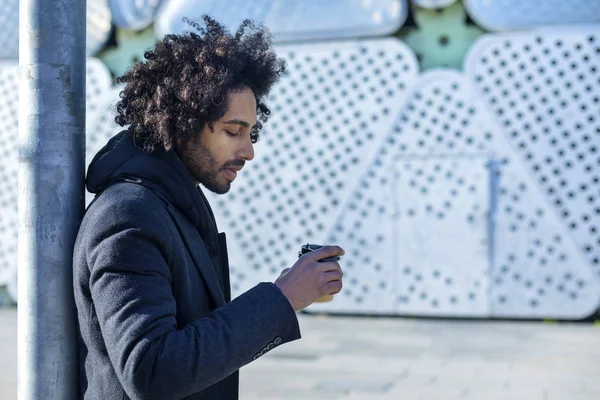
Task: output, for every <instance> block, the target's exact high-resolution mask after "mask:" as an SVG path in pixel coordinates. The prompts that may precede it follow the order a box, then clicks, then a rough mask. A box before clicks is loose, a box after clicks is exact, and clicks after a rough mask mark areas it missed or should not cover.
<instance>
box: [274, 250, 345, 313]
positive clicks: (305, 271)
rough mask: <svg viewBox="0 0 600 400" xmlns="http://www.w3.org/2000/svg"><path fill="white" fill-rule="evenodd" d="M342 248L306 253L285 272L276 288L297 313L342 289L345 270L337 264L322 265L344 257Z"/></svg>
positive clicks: (278, 279)
mask: <svg viewBox="0 0 600 400" xmlns="http://www.w3.org/2000/svg"><path fill="white" fill-rule="evenodd" d="M342 255H344V250H343V249H342V248H341V247H338V246H324V247H322V248H320V249H318V250H315V251H311V252H310V253H306V254H304V255H303V256H302V257H300V258H299V259H298V261H297V262H296V263H295V264H294V265H293V266H292V268H286V269H284V270H283V271H282V273H281V275H279V278H277V280H276V281H275V285H277V287H278V288H279V289H281V291H282V292H283V294H284V295H285V297H287V299H288V300H289V302H290V304H291V305H292V307H293V308H294V311H300V310H302V309H304V308H306V307H308V306H309V305H311V304H312V303H314V301H315V300H317V299H318V298H320V297H323V296H326V295H328V294H337V293H339V292H340V291H341V290H342V275H343V272H342V269H341V268H340V264H338V262H337V261H326V262H319V260H322V259H324V258H328V257H335V256H342Z"/></svg>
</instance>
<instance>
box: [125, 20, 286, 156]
mask: <svg viewBox="0 0 600 400" xmlns="http://www.w3.org/2000/svg"><path fill="white" fill-rule="evenodd" d="M202 19H203V20H204V22H205V24H206V26H205V27H202V26H201V25H200V24H198V23H196V22H193V21H189V20H187V19H184V21H185V22H187V23H188V24H189V25H190V26H191V27H193V28H194V30H196V31H197V33H196V32H188V33H184V34H181V35H166V36H165V38H164V39H163V40H161V41H159V42H158V43H157V44H156V48H155V49H154V50H151V51H147V52H146V53H145V54H144V57H145V58H146V60H147V61H145V62H140V63H138V64H136V65H135V66H133V68H132V69H131V70H130V71H129V72H127V73H126V74H125V75H123V76H122V77H120V78H119V82H124V83H126V86H125V88H124V90H123V91H122V92H121V94H120V98H121V100H120V101H119V102H118V103H117V116H116V117H115V122H116V123H117V124H119V125H121V126H128V127H129V130H130V131H131V132H132V133H133V134H134V136H135V137H136V139H139V141H138V142H139V143H140V144H141V145H142V148H143V149H144V150H146V151H149V152H154V151H155V150H156V149H157V146H160V147H162V148H164V149H165V150H170V149H171V148H173V147H174V146H176V144H177V140H178V139H179V140H181V143H184V144H187V143H189V141H190V140H191V139H194V138H195V137H197V135H198V133H199V132H200V131H201V130H202V129H203V128H204V126H205V124H208V126H209V128H210V130H211V131H214V127H213V123H214V121H216V120H218V119H219V118H221V117H222V116H223V115H224V114H225V113H226V112H227V108H228V106H229V104H228V100H229V99H228V95H229V93H231V92H236V91H239V90H243V89H244V88H250V89H251V90H252V91H253V92H254V96H255V97H256V104H257V110H256V111H257V117H258V121H257V124H256V126H255V128H254V130H253V131H252V133H251V138H252V142H253V143H256V141H257V140H258V137H259V130H260V129H261V128H262V124H261V122H266V121H267V118H268V116H269V114H270V110H269V108H268V107H267V106H266V104H265V103H263V101H262V99H263V97H264V96H266V95H267V94H268V93H269V91H270V90H271V87H272V86H273V84H274V83H275V82H277V81H278V80H279V78H280V77H281V76H282V75H283V73H284V72H285V62H284V61H283V60H282V59H280V58H277V56H276V54H275V52H274V51H273V49H272V47H271V34H270V32H269V31H268V30H267V29H266V28H265V27H264V26H262V25H260V26H256V25H255V24H254V23H253V22H252V21H250V20H245V21H244V22H243V23H242V24H241V26H240V27H239V28H238V29H237V31H236V33H235V35H232V34H231V33H229V32H228V31H227V29H226V28H225V27H224V26H223V25H221V24H219V23H218V22H216V21H215V20H214V19H212V18H210V17H209V16H206V15H205V16H203V17H202Z"/></svg>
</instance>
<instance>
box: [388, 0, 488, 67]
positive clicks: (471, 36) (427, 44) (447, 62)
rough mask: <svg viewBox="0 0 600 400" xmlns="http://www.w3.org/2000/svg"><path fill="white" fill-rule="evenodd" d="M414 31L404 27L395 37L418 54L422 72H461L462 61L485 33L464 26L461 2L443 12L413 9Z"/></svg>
mask: <svg viewBox="0 0 600 400" xmlns="http://www.w3.org/2000/svg"><path fill="white" fill-rule="evenodd" d="M412 15H413V18H414V21H415V24H416V25H417V27H416V28H415V27H406V28H403V29H401V30H400V31H399V32H398V33H397V35H396V36H397V37H399V38H400V39H402V40H403V41H404V42H405V43H406V44H408V46H410V48H411V49H412V50H413V51H414V52H415V53H416V54H417V57H418V59H419V61H420V64H421V70H427V69H430V68H435V67H448V68H454V69H459V70H460V69H462V63H463V58H464V57H465V54H466V53H467V51H468V50H469V48H470V47H471V45H472V44H473V42H474V41H475V40H476V39H477V38H478V37H479V36H481V35H482V34H483V33H485V31H484V30H483V29H481V28H479V27H478V26H475V25H471V24H467V14H466V12H465V8H464V6H463V4H462V2H456V3H454V4H452V5H450V6H448V7H446V8H443V9H439V10H429V9H425V8H420V7H415V6H413V7H412Z"/></svg>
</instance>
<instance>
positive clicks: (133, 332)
mask: <svg viewBox="0 0 600 400" xmlns="http://www.w3.org/2000/svg"><path fill="white" fill-rule="evenodd" d="M87 185H88V190H90V191H91V192H93V193H101V195H99V196H97V198H96V199H95V201H94V202H93V203H92V205H91V206H90V207H89V208H88V210H87V212H86V215H85V217H84V219H83V221H82V224H81V228H80V231H79V235H78V237H77V242H76V244H75V249H74V262H73V268H74V289H75V300H76V305H77V315H78V321H79V327H80V333H81V338H80V346H79V349H80V360H81V374H80V382H81V385H80V386H81V397H82V398H84V399H102V400H113V399H114V400H117V399H118V400H120V399H148V400H149V399H160V400H167V399H183V398H185V399H211V400H217V399H223V400H230V399H237V398H238V374H237V370H238V369H239V368H240V367H242V366H243V365H245V364H247V363H249V362H251V361H252V360H253V359H256V358H258V357H260V355H262V354H264V353H265V352H267V351H269V350H271V349H272V348H274V347H276V346H278V345H280V344H282V343H286V342H289V341H292V340H295V339H298V338H299V337H300V331H299V327H298V321H297V318H296V314H295V313H294V311H293V309H292V307H291V306H290V304H289V302H288V300H287V299H286V298H285V296H284V295H283V294H282V292H281V291H280V290H279V288H277V287H276V286H275V285H274V284H272V283H260V284H258V285H257V286H256V287H254V288H253V289H250V290H249V291H247V292H246V293H244V294H242V295H240V296H239V297H237V298H236V299H234V300H233V301H231V302H229V270H228V265H227V251H226V247H225V240H224V239H225V238H224V235H223V234H221V235H219V234H218V231H217V227H216V224H215V221H214V217H213V216H212V211H211V210H210V207H209V205H208V202H207V201H206V199H205V198H204V196H203V194H202V192H201V191H200V190H199V189H197V188H195V187H194V185H193V183H192V182H191V180H190V178H189V176H188V175H187V172H186V171H185V169H184V168H183V165H182V164H181V162H180V161H179V159H178V157H177V156H176V155H175V153H174V152H172V151H171V152H162V153H159V154H155V155H150V154H147V153H145V152H142V151H141V150H139V149H137V147H136V146H135V145H134V143H133V138H132V137H131V136H130V135H129V134H128V133H127V132H123V133H121V134H119V135H117V136H115V137H114V138H113V139H111V141H109V143H108V144H107V146H106V147H105V148H104V149H103V150H102V151H101V152H100V153H98V155H97V156H96V157H95V159H94V160H93V162H92V164H91V165H90V169H89V170H88V176H87Z"/></svg>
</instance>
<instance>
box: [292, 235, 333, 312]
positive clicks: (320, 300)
mask: <svg viewBox="0 0 600 400" xmlns="http://www.w3.org/2000/svg"><path fill="white" fill-rule="evenodd" d="M321 247H323V246H321V245H318V244H310V243H307V244H305V245H304V246H302V248H301V249H300V251H299V252H298V258H300V257H302V256H303V255H304V254H306V253H310V252H311V251H315V250H317V249H320V248H321ZM339 260H340V257H338V256H335V257H328V258H324V259H322V260H319V262H326V261H339ZM331 300H333V295H332V294H327V295H325V296H323V297H319V298H318V299H317V300H315V303H327V302H328V301H331Z"/></svg>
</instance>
